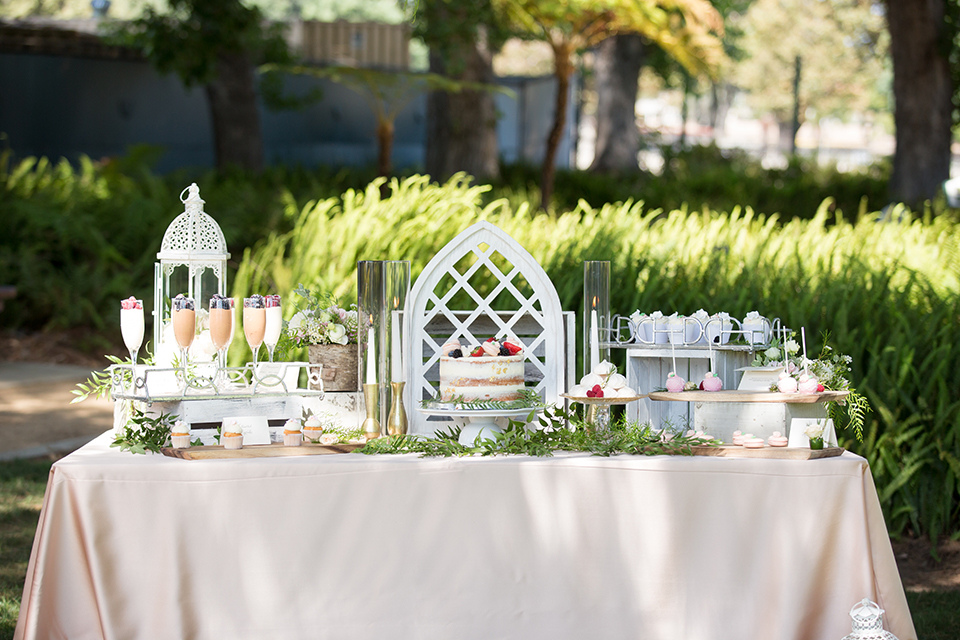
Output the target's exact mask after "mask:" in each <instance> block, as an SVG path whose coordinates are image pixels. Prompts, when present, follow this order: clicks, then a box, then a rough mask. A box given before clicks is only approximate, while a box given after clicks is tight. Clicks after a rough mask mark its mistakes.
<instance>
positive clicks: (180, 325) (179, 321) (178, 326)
mask: <svg viewBox="0 0 960 640" xmlns="http://www.w3.org/2000/svg"><path fill="white" fill-rule="evenodd" d="M171 303H172V304H171V305H170V308H171V315H172V320H173V335H174V337H175V338H176V340H177V344H178V345H180V366H181V368H182V369H183V384H184V386H186V384H187V350H188V349H189V348H190V345H191V344H193V338H194V336H196V335H197V307H196V304H195V303H194V301H193V298H188V297H186V296H185V295H183V294H182V293H178V294H177V297H176V298H174V299H173V300H172V301H171Z"/></svg>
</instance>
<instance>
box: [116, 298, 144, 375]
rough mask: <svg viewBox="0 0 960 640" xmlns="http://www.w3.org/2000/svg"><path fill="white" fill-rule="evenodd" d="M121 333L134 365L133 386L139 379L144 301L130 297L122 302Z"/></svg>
mask: <svg viewBox="0 0 960 640" xmlns="http://www.w3.org/2000/svg"><path fill="white" fill-rule="evenodd" d="M120 333H121V334H122V335H123V344H124V345H126V347H127V351H129V352H130V362H131V363H133V381H134V382H133V384H134V385H136V379H137V352H138V351H140V345H142V344H143V300H137V299H136V298H134V297H133V296H130V297H129V298H127V299H126V300H121V301H120Z"/></svg>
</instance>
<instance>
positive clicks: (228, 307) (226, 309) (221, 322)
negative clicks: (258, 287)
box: [210, 293, 233, 371]
mask: <svg viewBox="0 0 960 640" xmlns="http://www.w3.org/2000/svg"><path fill="white" fill-rule="evenodd" d="M232 339H233V298H227V297H226V296H222V295H220V294H219V293H215V294H213V297H212V298H210V340H212V341H213V346H215V347H216V348H217V364H218V366H219V367H220V370H221V371H222V370H223V369H226V367H227V347H229V346H230V341H231V340H232Z"/></svg>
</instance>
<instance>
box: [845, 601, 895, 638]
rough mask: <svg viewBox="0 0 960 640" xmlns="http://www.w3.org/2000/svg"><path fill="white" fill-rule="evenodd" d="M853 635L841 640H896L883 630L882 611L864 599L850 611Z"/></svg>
mask: <svg viewBox="0 0 960 640" xmlns="http://www.w3.org/2000/svg"><path fill="white" fill-rule="evenodd" d="M850 618H851V619H852V620H853V633H851V634H850V635H848V636H844V637H843V640H897V636H895V635H893V634H892V633H890V632H889V631H886V630H885V629H884V628H883V609H881V608H880V606H879V605H878V604H877V603H876V602H871V601H870V600H868V599H867V598H864V599H863V600H861V601H860V602H858V603H857V604H855V605H854V606H853V609H850Z"/></svg>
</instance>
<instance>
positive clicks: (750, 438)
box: [743, 433, 763, 449]
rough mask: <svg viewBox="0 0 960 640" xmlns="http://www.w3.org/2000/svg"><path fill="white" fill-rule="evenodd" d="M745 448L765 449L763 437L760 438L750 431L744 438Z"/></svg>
mask: <svg viewBox="0 0 960 640" xmlns="http://www.w3.org/2000/svg"><path fill="white" fill-rule="evenodd" d="M743 448H744V449H763V438H758V437H756V436H754V435H753V434H752V433H748V434H747V435H746V436H744V438H743Z"/></svg>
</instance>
